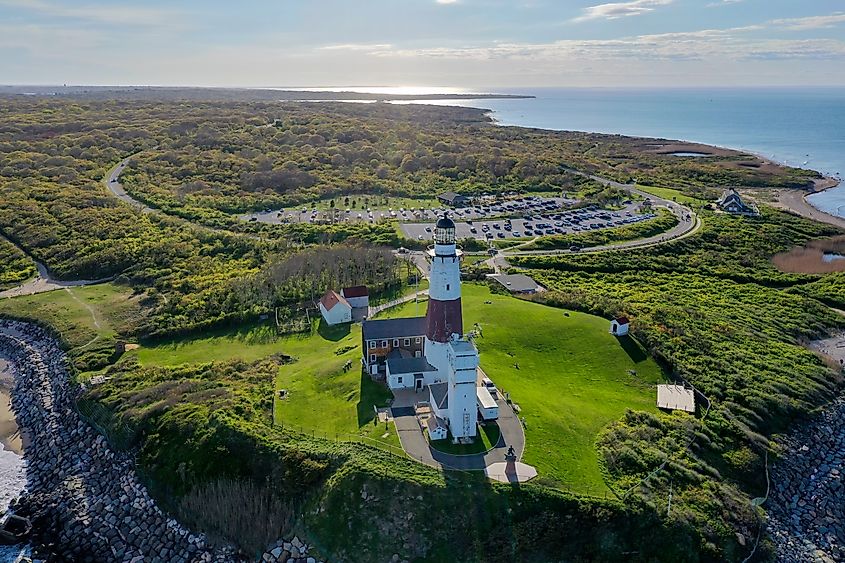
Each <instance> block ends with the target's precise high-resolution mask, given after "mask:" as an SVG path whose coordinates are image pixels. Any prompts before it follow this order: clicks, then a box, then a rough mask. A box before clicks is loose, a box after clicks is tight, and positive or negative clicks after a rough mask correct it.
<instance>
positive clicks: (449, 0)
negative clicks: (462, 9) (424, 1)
mask: <svg viewBox="0 0 845 563" xmlns="http://www.w3.org/2000/svg"><path fill="white" fill-rule="evenodd" d="M436 1H437V3H438V4H457V3H458V0H436Z"/></svg>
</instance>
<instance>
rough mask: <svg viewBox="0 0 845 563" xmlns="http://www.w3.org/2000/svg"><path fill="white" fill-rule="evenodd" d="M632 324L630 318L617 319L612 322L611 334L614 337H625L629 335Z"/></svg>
mask: <svg viewBox="0 0 845 563" xmlns="http://www.w3.org/2000/svg"><path fill="white" fill-rule="evenodd" d="M630 324H631V321H629V320H628V317H616V318H615V319H613V320H612V321H610V334H612V335H613V336H625V335H626V334H628V328H629V326H630Z"/></svg>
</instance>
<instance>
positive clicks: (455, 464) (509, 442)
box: [393, 394, 525, 471]
mask: <svg viewBox="0 0 845 563" xmlns="http://www.w3.org/2000/svg"><path fill="white" fill-rule="evenodd" d="M403 397H404V396H403ZM423 399H424V395H423V394H420V395H419V396H418V400H423ZM401 403H402V404H401V405H396V406H395V407H394V409H393V422H394V424H395V425H396V432H397V434H398V435H399V441H400V443H401V444H402V449H404V450H405V453H407V454H408V455H409V456H410V457H412V458H414V459H415V460H417V461H420V462H421V463H425V464H426V465H430V466H431V467H436V468H438V469H453V470H460V471H484V470H485V469H486V468H487V467H488V466H490V465H492V464H495V463H502V462H505V461H506V459H505V454H507V452H508V449H509V448H510V447H511V446H513V449H514V453H515V454H516V459H517V460H519V459H521V458H522V454H523V452H524V451H525V433H524V432H523V429H522V424H521V423H520V422H519V418H518V417H517V415H516V413H514V412H513V409H511V407H510V405H508V404H507V403H506V402H505V401H504V400H503V399H501V398H499V399H498V400H497V401H496V403H497V404H498V405H499V420H498V421H497V422H498V424H499V430H500V432H501V437H500V438H499V443H498V444H496V447H495V448H493V449H492V450H490V451H489V452H486V453H481V454H472V455H452V454H447V453H443V452H439V451H437V450H434V449H432V448H431V447H430V446H429V444H428V440H427V439H426V438H425V434H424V433H423V430H422V427H421V426H420V423H419V421H418V420H417V417H416V415H414V414H413V410H412V407H409V405H408V404H406V403H409V401H407V400H403V401H401ZM410 404H413V401H410Z"/></svg>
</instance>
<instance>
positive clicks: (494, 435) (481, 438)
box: [429, 422, 501, 455]
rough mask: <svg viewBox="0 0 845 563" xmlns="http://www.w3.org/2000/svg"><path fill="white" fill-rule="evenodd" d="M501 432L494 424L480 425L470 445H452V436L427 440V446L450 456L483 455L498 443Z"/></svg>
mask: <svg viewBox="0 0 845 563" xmlns="http://www.w3.org/2000/svg"><path fill="white" fill-rule="evenodd" d="M500 435H501V431H500V430H499V425H498V424H496V423H495V422H489V423H487V424H480V425H479V426H478V436H477V438H476V440H475V442H473V443H472V444H453V443H452V436H451V434H450V435H449V437H448V438H446V439H445V440H434V441H432V440H431V439H429V444H431V447H433V448H434V449H435V450H439V451H441V452H443V453H447V454H452V455H470V454H479V453H484V452H486V451H488V450H490V449H492V448H493V447H494V446H495V445H496V444H497V443H498V442H499V436H500Z"/></svg>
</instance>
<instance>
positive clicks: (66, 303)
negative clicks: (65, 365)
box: [0, 283, 138, 371]
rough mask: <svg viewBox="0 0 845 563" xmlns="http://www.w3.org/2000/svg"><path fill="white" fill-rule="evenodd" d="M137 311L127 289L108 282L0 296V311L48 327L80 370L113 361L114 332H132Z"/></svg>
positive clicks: (115, 355)
mask: <svg viewBox="0 0 845 563" xmlns="http://www.w3.org/2000/svg"><path fill="white" fill-rule="evenodd" d="M137 314H138V300H137V299H133V298H132V297H131V291H129V290H128V289H127V288H126V287H122V286H119V285H116V284H111V283H105V284H100V285H89V286H85V287H73V288H70V287H69V288H66V289H58V290H55V291H50V292H48V293H38V294H36V295H26V296H20V297H14V298H11V299H0V315H3V316H8V317H12V318H19V319H28V320H35V321H37V322H41V323H46V324H47V325H49V326H50V327H52V328H53V329H54V330H55V331H56V332H57V333H58V334H59V336H60V337H61V339H62V341H63V343H64V345H65V346H66V347H67V348H68V350H69V351H70V356H71V359H72V361H73V364H74V366H75V367H76V368H77V369H78V370H80V371H88V370H94V369H99V368H101V367H104V366H105V365H107V364H109V363H111V362H113V361H114V360H115V359H116V358H117V357H118V356H117V354H116V353H115V344H116V343H117V340H118V339H119V338H118V335H119V334H126V333H129V332H132V330H133V326H134V323H135V322H136V321H137Z"/></svg>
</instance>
